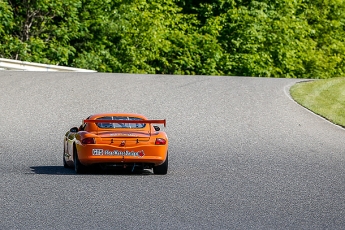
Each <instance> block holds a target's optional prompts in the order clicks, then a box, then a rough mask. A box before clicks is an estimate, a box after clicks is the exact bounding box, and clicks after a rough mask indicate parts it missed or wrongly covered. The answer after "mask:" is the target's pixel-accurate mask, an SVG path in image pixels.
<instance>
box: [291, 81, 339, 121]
mask: <svg viewBox="0 0 345 230" xmlns="http://www.w3.org/2000/svg"><path fill="white" fill-rule="evenodd" d="M290 94H291V96H292V98H293V99H294V100H295V101H297V103H299V104H300V105H302V106H304V107H306V108H307V109H309V110H311V111H313V112H314V113H316V114H318V115H320V116H322V117H324V118H326V119H327V120H329V121H331V122H333V123H335V124H337V125H340V126H343V127H345V78H344V77H342V78H330V79H325V80H315V81H308V82H302V83H297V84H295V85H294V86H292V87H291V89H290Z"/></svg>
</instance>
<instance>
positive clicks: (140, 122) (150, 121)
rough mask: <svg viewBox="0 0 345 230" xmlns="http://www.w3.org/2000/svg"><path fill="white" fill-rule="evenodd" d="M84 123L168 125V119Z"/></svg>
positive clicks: (88, 120)
mask: <svg viewBox="0 0 345 230" xmlns="http://www.w3.org/2000/svg"><path fill="white" fill-rule="evenodd" d="M84 123H131V124H164V127H166V120H165V119H164V120H101V119H99V120H90V119H86V120H84Z"/></svg>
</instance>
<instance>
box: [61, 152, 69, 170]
mask: <svg viewBox="0 0 345 230" xmlns="http://www.w3.org/2000/svg"><path fill="white" fill-rule="evenodd" d="M62 159H63V160H62V161H63V167H64V168H69V166H68V164H67V162H66V159H65V148H63V155H62Z"/></svg>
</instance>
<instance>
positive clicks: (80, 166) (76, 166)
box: [73, 149, 87, 174]
mask: <svg viewBox="0 0 345 230" xmlns="http://www.w3.org/2000/svg"><path fill="white" fill-rule="evenodd" d="M73 157H74V171H75V172H76V173H77V174H80V173H86V171H87V170H86V169H87V168H86V166H85V165H83V164H82V163H80V161H79V158H78V153H77V150H76V149H75V150H74V153H73Z"/></svg>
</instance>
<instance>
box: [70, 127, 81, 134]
mask: <svg viewBox="0 0 345 230" xmlns="http://www.w3.org/2000/svg"><path fill="white" fill-rule="evenodd" d="M69 131H70V132H71V133H76V132H78V131H79V129H78V128H77V127H73V128H71V129H70V130H69Z"/></svg>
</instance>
